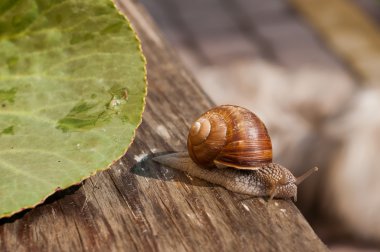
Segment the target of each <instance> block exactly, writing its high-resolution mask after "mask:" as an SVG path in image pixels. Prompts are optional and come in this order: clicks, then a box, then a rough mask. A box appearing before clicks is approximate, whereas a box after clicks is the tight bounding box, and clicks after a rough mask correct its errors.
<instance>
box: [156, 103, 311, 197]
mask: <svg viewBox="0 0 380 252" xmlns="http://www.w3.org/2000/svg"><path fill="white" fill-rule="evenodd" d="M187 148H188V154H187V153H175V154H169V155H164V156H159V157H156V158H154V160H155V161H157V162H159V163H162V164H165V165H167V166H170V167H173V168H176V169H179V170H182V171H184V172H187V173H189V174H190V175H192V176H195V177H198V178H201V179H204V180H206V181H209V182H211V183H214V184H218V185H221V186H223V187H225V188H227V189H229V190H231V191H234V192H238V193H243V194H248V195H251V196H258V197H261V196H268V197H270V199H272V198H274V197H275V198H285V199H286V198H293V199H294V200H296V199H297V185H298V184H299V183H301V182H302V181H303V180H304V179H305V178H307V177H308V176H310V175H311V174H312V173H314V172H315V171H317V170H318V168H313V169H311V170H309V171H307V172H306V173H305V174H303V175H302V176H300V177H298V178H296V177H294V176H293V174H292V173H291V172H290V171H289V170H288V169H287V168H285V167H283V166H281V165H279V164H276V163H272V155H273V154H272V143H271V139H270V136H269V134H268V131H267V129H266V127H265V125H264V123H263V122H262V121H261V120H260V119H259V118H258V117H257V116H256V115H255V114H254V113H252V112H251V111H249V110H247V109H245V108H242V107H238V106H232V105H223V106H219V107H216V108H213V109H211V110H209V111H207V112H205V113H204V114H202V115H201V116H200V117H199V118H198V119H197V120H196V121H195V122H194V123H193V124H192V125H191V127H190V130H189V135H188V139H187Z"/></svg>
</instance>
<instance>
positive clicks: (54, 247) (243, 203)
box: [0, 0, 327, 251]
mask: <svg viewBox="0 0 380 252" xmlns="http://www.w3.org/2000/svg"><path fill="white" fill-rule="evenodd" d="M120 6H121V9H122V10H123V11H124V12H126V13H127V14H128V17H129V18H130V19H131V21H132V23H133V24H134V27H135V29H136V30H137V31H138V33H139V36H140V38H141V41H142V44H143V49H144V52H145V55H146V56H147V60H148V81H149V95H148V99H147V108H146V111H145V113H144V120H143V123H142V125H141V127H140V128H139V130H138V133H137V136H136V139H135V141H134V143H133V145H132V147H131V148H130V149H129V151H128V153H127V154H126V155H125V156H124V157H123V158H122V159H121V160H119V161H117V162H116V163H115V164H114V165H113V166H112V168H111V169H110V170H108V171H106V172H102V173H99V174H97V175H95V176H93V177H92V178H90V179H88V180H86V181H84V182H83V183H82V184H81V185H78V186H74V187H71V188H69V189H66V190H64V191H62V192H58V193H56V194H55V195H53V196H52V197H50V198H49V199H48V200H47V202H45V203H44V204H43V205H41V206H38V207H36V208H35V209H32V210H30V211H26V212H22V213H20V214H18V215H16V216H14V217H12V218H9V219H2V220H0V251H59V250H63V251H78V250H87V251H119V250H120V251H196V250H201V251H231V250H244V251H303V250H305V249H307V250H308V251H325V250H327V248H326V247H325V245H324V244H323V243H322V242H321V241H320V240H319V238H318V237H317V236H316V235H315V233H314V232H313V230H312V229H311V228H310V226H309V224H308V223H307V222H306V221H305V219H304V218H303V216H302V215H301V214H300V212H299V211H298V209H297V208H296V207H295V206H294V205H293V203H292V202H290V201H282V200H279V201H277V200H274V201H270V202H266V201H264V200H263V199H257V198H256V199H245V196H242V195H238V194H234V193H231V192H228V191H226V190H225V189H223V188H220V187H216V186H213V185H211V184H208V183H206V182H204V181H200V180H197V179H195V178H191V177H188V176H186V175H185V174H183V173H181V172H177V171H174V170H171V169H169V168H165V167H160V166H159V165H157V164H155V163H153V162H152V161H151V157H152V155H156V154H153V153H161V152H165V151H171V150H182V149H184V146H185V139H186V134H187V128H188V125H189V124H190V122H191V121H192V120H193V119H195V118H196V117H197V116H199V114H200V113H202V112H203V111H205V110H206V109H208V108H210V107H211V106H212V105H213V104H212V102H211V101H210V100H209V99H208V97H207V96H206V95H205V94H204V93H203V91H202V90H201V89H200V88H199V86H198V85H197V84H196V83H195V82H194V80H193V78H192V77H191V76H190V75H189V74H188V73H187V71H186V70H185V69H184V68H183V67H182V66H181V64H180V63H179V62H178V61H177V59H176V57H175V55H174V54H173V53H172V50H171V48H169V47H168V46H167V45H166V43H165V42H164V40H163V39H162V37H161V35H160V33H159V32H158V31H157V28H156V27H155V26H154V24H153V23H152V22H151V20H150V18H149V16H148V14H147V13H146V12H145V11H144V10H143V9H142V8H141V6H139V5H138V4H137V3H136V2H132V1H127V0H125V1H123V2H122V3H121V4H120Z"/></svg>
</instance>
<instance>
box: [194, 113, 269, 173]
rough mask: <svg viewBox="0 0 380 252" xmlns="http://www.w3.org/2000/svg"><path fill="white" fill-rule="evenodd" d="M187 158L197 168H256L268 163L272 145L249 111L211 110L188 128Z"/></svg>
mask: <svg viewBox="0 0 380 252" xmlns="http://www.w3.org/2000/svg"><path fill="white" fill-rule="evenodd" d="M187 147H188V152H189V155H190V157H191V159H192V160H193V161H194V162H195V163H197V164H199V165H201V166H217V167H233V168H237V169H258V168H260V167H261V166H263V165H265V164H268V163H271V162H272V142H271V139H270V137H269V134H268V131H267V129H266V127H265V125H264V123H263V122H262V121H261V120H260V119H259V118H258V117H257V116H256V115H255V114H254V113H252V112H251V111H249V110H247V109H245V108H242V107H238V106H232V105H223V106H219V107H215V108H213V109H211V110H209V111H207V112H206V113H204V114H203V115H201V116H200V117H199V118H198V119H197V120H196V121H195V122H194V123H193V124H192V126H191V127H190V131H189V136H188V139H187Z"/></svg>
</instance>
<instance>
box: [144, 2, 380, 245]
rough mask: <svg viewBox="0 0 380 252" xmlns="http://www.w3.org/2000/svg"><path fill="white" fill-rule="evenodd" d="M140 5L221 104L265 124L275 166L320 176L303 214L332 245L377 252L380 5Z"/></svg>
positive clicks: (305, 195)
mask: <svg viewBox="0 0 380 252" xmlns="http://www.w3.org/2000/svg"><path fill="white" fill-rule="evenodd" d="M140 1H141V3H142V4H143V5H145V7H146V9H147V10H148V11H149V12H150V13H151V15H152V16H153V18H154V19H155V21H156V23H157V24H158V26H159V28H160V29H161V30H162V31H163V33H164V36H165V37H166V39H167V40H168V41H169V43H170V44H171V46H172V47H173V50H175V51H176V52H177V53H178V55H179V56H180V58H181V59H182V61H183V63H184V65H185V66H186V68H187V69H189V71H190V72H191V73H192V75H193V76H194V77H195V78H196V79H197V80H198V82H199V83H200V85H201V86H202V87H203V89H204V90H205V92H206V93H207V94H208V96H209V97H211V99H212V100H213V101H214V102H215V103H216V104H217V105H220V104H236V105H241V106H244V107H247V108H249V109H250V110H252V111H254V112H255V113H256V114H258V115H259V117H261V118H262V120H263V121H264V122H265V124H266V125H267V127H268V130H269V132H270V135H271V137H272V141H273V146H274V154H275V161H276V162H279V163H281V164H283V165H285V166H287V167H288V168H289V169H291V170H292V171H294V173H295V174H297V175H298V174H301V173H302V172H303V171H305V170H307V169H309V168H311V167H313V166H319V167H320V172H319V174H318V176H314V177H313V178H312V179H309V180H307V181H305V182H304V184H303V185H301V186H300V187H299V200H298V202H297V204H298V207H299V208H300V209H301V211H302V212H303V214H304V215H305V216H306V217H307V219H308V221H309V222H310V223H311V225H312V226H313V228H314V230H315V231H316V233H317V234H318V235H319V236H320V237H321V238H322V240H323V241H324V242H325V243H326V244H327V245H328V246H329V247H330V248H331V249H332V250H333V251H378V249H379V248H380V90H379V86H380V34H379V22H380V1H376V0H350V1H349V0H346V1H344V0H292V1H284V0H191V1H188V0H140ZM194 102H196V101H194ZM194 119H195V118H194ZM305 249H306V248H305Z"/></svg>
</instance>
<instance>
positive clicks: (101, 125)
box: [0, 0, 146, 218]
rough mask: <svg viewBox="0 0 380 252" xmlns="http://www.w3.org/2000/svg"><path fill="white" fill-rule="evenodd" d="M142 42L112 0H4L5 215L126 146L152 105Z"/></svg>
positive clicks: (0, 89) (0, 71) (0, 79)
mask: <svg viewBox="0 0 380 252" xmlns="http://www.w3.org/2000/svg"><path fill="white" fill-rule="evenodd" d="M140 48H141V47H140V43H139V41H138V39H137V37H136V35H135V33H134V31H133V30H132V28H131V26H130V25H129V23H128V22H127V21H126V19H125V18H124V17H123V16H122V15H120V14H119V13H118V11H117V10H116V8H115V6H114V4H113V3H112V2H111V1H110V0H80V1H78V0H2V1H0V218H1V217H5V216H10V215H12V214H14V213H16V212H18V211H20V210H22V209H25V208H31V207H34V206H36V205H37V204H39V203H41V202H43V200H44V199H46V197H48V196H49V195H51V194H52V193H54V191H56V190H59V189H63V188H67V187H69V186H70V185H73V184H76V183H79V182H80V181H81V180H83V179H85V178H87V177H89V176H91V175H92V174H94V173H95V172H96V171H99V170H103V169H106V168H107V167H109V166H110V164H111V163H112V162H114V161H115V160H117V159H118V158H120V157H121V156H122V155H123V154H124V153H125V151H126V149H127V148H128V146H129V145H130V143H131V142H132V141H133V137H134V134H135V130H136V128H137V127H138V125H139V124H140V122H141V117H142V112H143V109H144V106H145V96H146V81H145V60H144V58H143V55H142V53H141V49H140Z"/></svg>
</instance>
